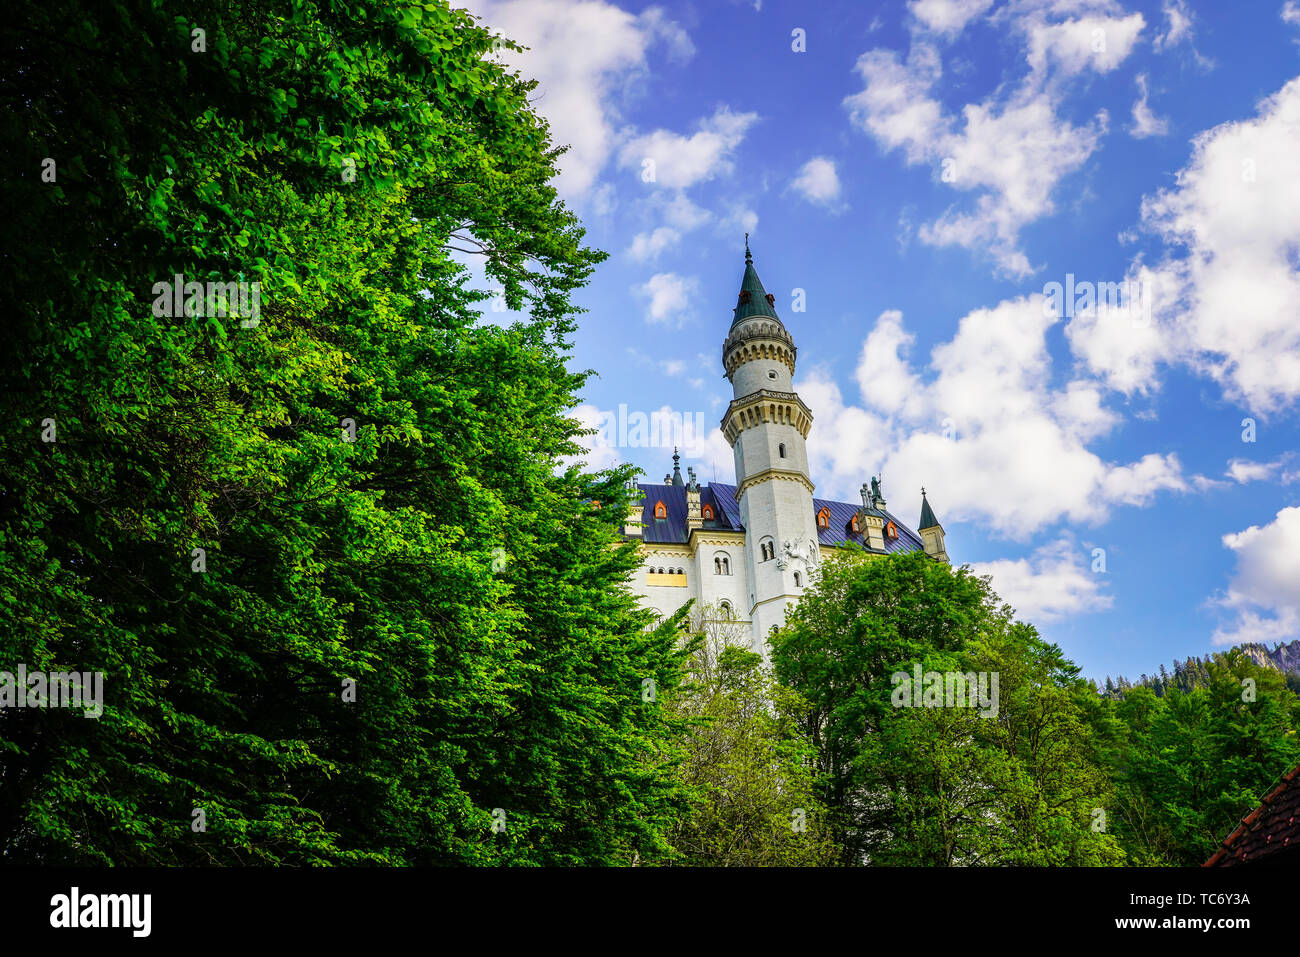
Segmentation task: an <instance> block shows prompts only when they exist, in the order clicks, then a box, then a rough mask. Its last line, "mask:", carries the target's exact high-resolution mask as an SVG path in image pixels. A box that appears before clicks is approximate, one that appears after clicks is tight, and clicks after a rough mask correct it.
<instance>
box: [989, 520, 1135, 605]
mask: <svg viewBox="0 0 1300 957" xmlns="http://www.w3.org/2000/svg"><path fill="white" fill-rule="evenodd" d="M971 567H972V569H973V570H974V571H975V573H976V574H977V575H989V576H991V577H992V585H993V590H994V591H995V592H997V594H998V596H999V597H1001V598H1002V600H1003V601H1005V602H1006V603H1007V604H1009V605H1011V606H1012V607H1013V608H1015V609H1016V617H1017V618H1018V619H1020V620H1021V621H1026V622H1029V623H1031V624H1037V623H1040V622H1053V621H1060V620H1061V619H1062V618H1065V617H1067V616H1071V615H1078V614H1082V613H1085V612H1091V611H1100V610H1102V609H1105V608H1109V607H1111V604H1112V603H1113V598H1112V597H1111V596H1110V595H1107V594H1105V592H1104V591H1103V590H1102V581H1103V579H1102V578H1100V577H1099V576H1098V575H1096V574H1094V573H1093V572H1092V571H1090V566H1089V564H1088V563H1087V562H1086V561H1085V556H1084V554H1083V553H1082V552H1081V551H1080V550H1079V547H1078V545H1077V544H1076V543H1075V542H1074V540H1073V539H1072V538H1071V537H1069V536H1062V537H1061V538H1059V539H1057V540H1056V541H1055V542H1052V543H1050V544H1048V545H1044V546H1043V547H1041V548H1039V549H1037V550H1036V551H1035V552H1034V553H1033V555H1031V556H1030V557H1029V558H1020V559H1014V560H1013V559H1000V560H998V561H992V562H975V563H973V564H972V566H971Z"/></svg>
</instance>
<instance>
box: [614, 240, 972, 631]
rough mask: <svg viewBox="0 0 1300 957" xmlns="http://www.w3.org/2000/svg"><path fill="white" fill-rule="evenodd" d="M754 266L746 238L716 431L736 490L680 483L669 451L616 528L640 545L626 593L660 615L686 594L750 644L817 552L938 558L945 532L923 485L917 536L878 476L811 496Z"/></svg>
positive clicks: (799, 415)
mask: <svg viewBox="0 0 1300 957" xmlns="http://www.w3.org/2000/svg"><path fill="white" fill-rule="evenodd" d="M774 304H775V297H773V296H771V295H768V293H767V292H766V290H764V288H763V284H762V282H761V281H759V278H758V272H757V271H756V270H755V269H754V259H753V256H752V255H751V254H750V251H749V237H748V236H746V238H745V276H744V279H743V280H742V281H741V284H740V295H739V297H738V299H737V302H736V307H735V309H734V311H733V312H734V318H733V319H732V322H731V328H730V330H729V331H728V332H727V337H726V339H725V341H724V342H723V345H722V364H723V368H724V369H725V371H726V376H727V379H728V380H729V381H730V382H731V386H732V394H733V395H734V398H733V399H732V401H731V404H730V405H728V406H727V411H726V413H725V414H724V415H723V417H722V423H721V428H722V432H723V434H724V435H725V436H726V438H727V441H728V442H729V443H730V445H731V448H732V453H733V455H734V456H735V463H736V484H735V485H722V484H719V483H717V482H710V483H708V484H705V485H703V486H702V485H700V483H699V482H697V481H696V478H695V470H694V469H687V475H688V478H687V480H685V481H684V480H683V479H682V474H681V468H680V465H679V461H680V459H679V456H678V454H677V452H676V450H674V452H673V471H672V474H670V475H668V476H666V477H665V478H664V483H663V484H662V485H647V484H638V486H637V488H638V489H639V490H640V492H641V493H642V494H641V498H640V500H639V501H634V503H633V505H632V507H631V510H630V512H629V515H628V518H627V522H626V524H625V525H624V526H623V533H624V535H625V536H626V537H628V538H633V539H640V542H641V544H640V550H641V554H642V556H643V558H644V566H643V569H642V570H641V571H639V572H638V573H636V575H635V576H634V578H633V581H632V583H631V584H632V588H633V590H634V591H635V592H636V594H638V595H639V596H640V597H641V599H642V602H643V603H644V604H645V605H647V606H648V607H650V608H653V609H654V610H655V611H657V612H659V613H660V614H663V615H669V614H672V613H673V612H675V611H677V609H679V608H680V607H681V606H682V605H683V604H685V602H686V601H687V600H689V599H694V600H695V602H696V608H697V609H701V610H705V609H707V613H708V614H710V615H715V616H717V617H719V618H721V619H729V620H732V621H735V622H738V623H743V624H748V626H749V630H750V640H751V646H752V647H753V648H754V649H756V650H765V649H766V642H765V640H764V639H765V638H766V636H767V634H768V633H769V632H770V631H771V630H772V629H773V628H774V627H777V626H779V625H781V624H783V623H784V621H785V614H786V610H787V608H788V607H789V606H790V604H791V603H793V602H795V601H797V600H798V599H799V596H800V595H801V594H802V593H803V591H804V589H805V588H807V587H808V586H809V585H811V584H813V583H814V582H815V581H816V580H817V576H818V571H819V567H820V564H821V559H822V554H823V550H824V549H853V550H856V551H863V552H866V553H868V554H871V555H886V554H889V553H891V552H900V551H904V552H905V551H924V552H925V553H926V554H928V555H930V556H931V557H933V558H935V559H937V560H939V561H945V562H946V561H948V554H947V552H946V551H945V550H944V535H943V526H942V525H940V524H939V522H938V520H937V519H936V518H935V516H934V511H933V510H932V509H931V507H930V503H929V501H928V500H927V499H926V497H925V490H924V489H922V490H921V520H920V522H919V523H918V525H919V530H918V531H915V532H914V531H912V529H910V528H908V527H907V526H906V525H904V524H903V523H902V522H901V521H899V519H898V518H897V517H895V516H894V515H893V514H892V513H891V512H890V511H889V510H888V509H887V508H886V507H885V499H884V496H883V494H882V493H881V487H880V480H879V478H873V479H872V480H871V483H870V485H869V486H868V485H865V484H864V485H863V486H862V504H861V505H852V504H849V503H845V502H830V501H826V500H825V499H819V498H814V497H813V492H814V490H815V486H814V485H813V481H812V478H811V476H810V475H809V471H808V453H807V449H806V446H805V443H806V441H807V439H808V432H809V430H810V429H811V428H812V422H813V415H812V411H811V410H810V409H809V408H808V406H806V405H804V403H803V400H802V399H800V398H799V395H798V393H796V392H795V391H794V382H793V380H794V364H795V355H796V351H797V350H796V349H795V345H794V339H793V338H792V337H791V336H790V333H789V332H788V331H787V330H786V328H785V326H784V325H783V324H782V322H781V319H780V318H779V317H778V316H777V314H776V309H775V308H774Z"/></svg>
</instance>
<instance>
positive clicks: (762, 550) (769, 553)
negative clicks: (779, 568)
mask: <svg viewBox="0 0 1300 957" xmlns="http://www.w3.org/2000/svg"><path fill="white" fill-rule="evenodd" d="M758 551H759V554H760V555H761V556H762V557H761V558H760V559H759V561H764V562H766V561H770V560H771V559H773V558H776V544H775V543H773V542H772V541H770V540H769V541H764V542H759V544H758Z"/></svg>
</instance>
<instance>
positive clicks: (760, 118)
mask: <svg viewBox="0 0 1300 957" xmlns="http://www.w3.org/2000/svg"><path fill="white" fill-rule="evenodd" d="M465 5H466V6H468V7H469V8H470V9H471V10H472V11H473V12H474V13H475V14H477V15H479V16H480V17H482V18H483V19H484V20H485V22H486V23H487V24H489V25H490V26H492V27H493V28H494V29H496V30H498V31H500V32H501V33H503V34H505V35H506V36H509V37H510V38H512V39H514V40H516V41H518V42H520V43H523V44H525V45H527V46H528V47H530V49H529V50H528V51H527V52H526V53H523V54H510V55H509V57H508V62H510V63H511V65H513V66H517V67H518V68H519V69H520V70H521V71H523V72H525V73H526V74H528V75H531V76H534V77H536V78H537V79H538V80H539V81H540V84H539V86H538V89H537V91H536V94H535V98H536V105H537V107H538V109H539V110H540V111H541V113H542V114H543V115H545V116H546V117H547V118H548V120H549V121H550V123H551V126H552V131H553V135H554V139H555V141H556V142H557V143H565V144H568V145H569V151H568V153H567V154H566V156H565V157H564V158H563V160H562V168H563V172H562V176H561V179H560V183H559V187H560V190H561V193H562V195H563V197H564V198H565V200H566V202H567V203H569V205H570V206H571V207H572V208H574V209H575V210H576V211H577V212H578V213H579V214H580V215H581V216H582V218H583V219H584V221H585V222H586V224H587V227H588V230H589V240H590V242H591V243H592V244H593V245H595V246H597V247H599V248H601V249H604V250H607V251H608V252H609V253H610V258H609V260H608V261H607V262H606V263H605V264H604V265H603V266H601V267H600V268H599V269H598V270H597V272H596V274H595V276H594V278H593V281H592V283H591V286H590V287H589V288H588V289H586V290H583V291H582V293H581V294H580V296H579V301H580V303H581V304H582V305H583V306H584V307H585V308H587V309H588V310H589V312H588V314H587V315H586V316H584V317H583V322H582V328H581V330H580V332H579V333H578V336H577V341H576V348H575V355H574V363H575V365H576V366H577V367H580V368H591V369H594V370H596V371H597V373H598V374H599V377H598V378H596V379H594V380H593V381H592V382H591V383H590V385H589V386H588V389H587V391H586V394H585V395H584V396H583V400H584V402H583V405H582V406H580V407H579V408H578V410H576V413H575V414H577V415H579V416H580V417H582V418H583V419H584V421H589V422H592V423H593V424H595V423H598V422H599V421H600V417H601V415H602V413H608V412H611V411H613V410H617V409H618V408H619V407H620V405H622V406H626V409H627V411H628V412H629V413H634V412H638V411H639V412H642V413H648V412H652V411H654V410H660V409H664V408H668V409H670V410H672V411H673V412H676V413H681V414H682V415H684V416H687V417H689V418H690V419H691V420H692V421H693V420H694V419H695V418H696V417H697V416H701V415H702V416H703V419H704V421H705V422H706V424H707V428H706V432H705V434H704V435H703V436H702V437H700V438H699V439H698V440H697V441H693V442H692V443H691V445H690V447H689V448H687V449H684V450H683V451H684V457H683V466H685V465H694V466H695V468H696V470H697V472H698V473H699V475H700V477H701V479H702V480H704V481H708V480H711V479H713V478H715V477H716V479H717V480H718V481H721V482H731V481H733V479H734V468H733V464H732V458H731V453H730V450H729V449H728V447H727V445H726V443H725V441H724V440H723V439H722V437H721V435H720V433H718V432H717V429H716V426H717V423H718V420H719V417H720V416H721V414H722V412H723V410H724V409H725V407H726V403H727V402H728V401H729V400H730V398H731V394H730V387H729V385H728V383H727V382H726V380H725V379H724V378H723V376H722V368H721V358H720V351H721V344H722V339H723V337H724V336H725V334H726V331H727V327H728V325H729V323H730V320H731V307H732V306H733V305H734V304H735V298H736V292H737V290H738V289H739V284H740V278H741V273H742V271H743V265H744V260H743V254H744V252H743V250H744V242H743V234H744V233H745V232H746V231H748V232H749V233H750V234H751V235H750V242H751V246H752V249H753V252H754V259H755V265H756V267H757V269H758V271H759V275H760V276H761V277H762V279H763V282H764V284H765V285H766V287H767V290H768V291H769V292H770V293H773V294H774V295H775V296H776V308H777V311H778V313H779V314H780V315H781V317H782V319H783V320H784V322H785V324H786V326H787V328H788V329H789V330H790V332H791V334H792V335H793V336H794V338H795V342H796V344H797V345H798V348H799V360H798V370H797V375H796V379H795V386H796V388H797V389H798V391H799V392H800V394H801V395H802V397H803V399H804V401H805V402H807V404H808V405H809V406H810V408H811V409H812V410H813V414H814V416H815V423H814V425H813V430H812V433H811V434H810V436H809V453H810V457H811V462H812V468H813V476H812V478H813V480H814V481H815V482H816V484H817V487H818V493H817V494H818V495H819V496H823V497H827V498H839V499H841V500H843V501H856V500H857V489H858V488H859V486H860V485H861V484H862V483H863V482H864V481H866V479H867V478H868V477H869V476H870V475H872V474H875V473H877V472H879V473H882V474H883V486H884V491H885V495H886V498H887V499H888V501H889V507H890V509H891V510H892V511H894V512H895V513H897V514H899V515H900V516H902V517H904V518H905V519H906V520H907V521H909V522H912V523H915V521H916V516H917V515H918V514H919V510H920V488H921V486H922V485H924V486H925V487H926V489H927V491H928V493H929V497H930V501H931V503H932V504H933V506H934V508H935V510H936V512H937V514H938V516H939V518H940V520H941V521H942V522H943V524H944V527H945V529H946V531H947V536H948V551H949V553H950V554H951V555H952V556H953V559H954V561H955V562H957V563H962V562H969V563H970V564H971V565H973V566H974V567H976V568H977V569H979V570H980V571H981V572H984V573H988V574H991V575H992V576H993V580H994V585H995V587H996V588H997V590H998V591H999V593H1000V594H1002V596H1003V597H1004V598H1005V599H1006V600H1007V601H1009V602H1010V603H1011V604H1012V605H1014V606H1015V607H1016V608H1017V610H1018V612H1019V614H1020V616H1021V617H1022V618H1024V619H1025V620H1028V621H1031V622H1033V623H1034V624H1035V625H1037V626H1038V627H1039V629H1040V630H1041V631H1042V632H1043V633H1044V634H1045V635H1046V636H1048V637H1049V638H1050V639H1051V640H1053V641H1056V642H1058V643H1059V644H1061V645H1062V647H1063V648H1064V649H1065V651H1066V653H1067V654H1068V655H1069V656H1070V657H1072V658H1073V659H1074V660H1075V661H1077V662H1078V663H1079V664H1080V665H1082V666H1083V668H1084V671H1085V674H1087V675H1089V676H1093V677H1097V678H1103V677H1104V676H1105V675H1107V674H1111V675H1115V674H1121V673H1123V674H1126V675H1128V676H1129V677H1131V678H1136V677H1137V676H1138V675H1139V674H1140V673H1142V672H1152V671H1154V670H1155V669H1156V668H1157V667H1158V666H1159V665H1160V663H1161V662H1165V663H1169V662H1171V661H1172V659H1174V658H1185V657H1187V656H1188V655H1191V654H1205V653H1207V652H1209V651H1212V650H1215V649H1216V648H1222V647H1226V646H1228V645H1231V644H1234V643H1237V642H1240V641H1266V642H1273V641H1278V640H1290V639H1292V638H1297V637H1300V427H1297V412H1298V411H1300V0H1285V2H1284V0H1234V2H1233V3H1223V2H1219V0H1140V2H1139V0H1123V2H1121V0H895V2H889V3H867V2H863V0H844V2H829V0H823V2H818V3H816V4H809V3H806V2H802V0H790V2H779V0H747V2H739V0H736V2H730V3H728V2H725V0H707V2H706V0H695V2H671V3H663V4H643V3H636V2H631V0H625V2H622V3H613V2H606V0H472V2H470V3H467V4H465ZM1123 283H1128V285H1127V286H1122V285H1119V284H1123ZM1110 284H1116V285H1115V286H1111V285H1110ZM1116 293H1118V294H1119V295H1120V296H1121V297H1123V298H1121V299H1119V301H1116V299H1115V296H1116ZM606 421H608V420H606ZM671 454H672V450H671V448H641V447H637V448H628V447H618V446H616V445H615V446H610V445H608V444H606V443H602V442H600V441H599V440H597V441H596V443H595V447H594V448H593V450H592V453H591V455H590V457H589V458H590V461H591V462H592V463H593V465H597V466H599V465H604V464H607V463H609V462H612V461H630V462H633V463H635V464H636V465H638V466H640V467H641V468H643V469H645V471H646V473H647V475H648V476H649V478H648V479H647V480H650V481H654V480H659V479H661V478H662V477H663V475H664V473H665V471H667V470H668V469H669V468H670V467H671Z"/></svg>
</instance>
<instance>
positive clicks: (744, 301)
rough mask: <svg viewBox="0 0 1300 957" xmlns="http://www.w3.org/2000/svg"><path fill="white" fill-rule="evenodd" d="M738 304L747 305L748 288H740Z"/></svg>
mask: <svg viewBox="0 0 1300 957" xmlns="http://www.w3.org/2000/svg"><path fill="white" fill-rule="evenodd" d="M740 304H741V305H742V306H745V305H748V304H749V290H748V289H742V290H740Z"/></svg>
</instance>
